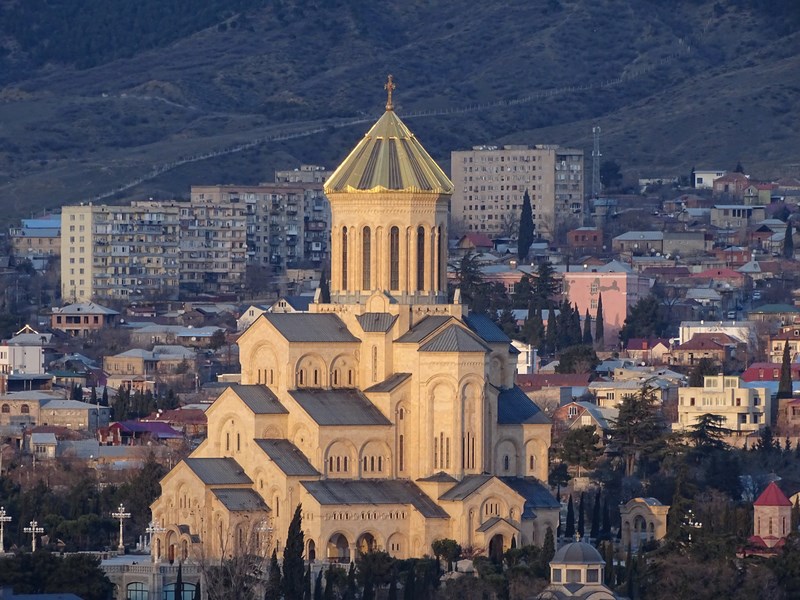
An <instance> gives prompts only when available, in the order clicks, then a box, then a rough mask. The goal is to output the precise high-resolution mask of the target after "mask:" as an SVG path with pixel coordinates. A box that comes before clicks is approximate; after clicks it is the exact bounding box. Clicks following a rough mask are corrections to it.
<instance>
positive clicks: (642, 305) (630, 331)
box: [619, 295, 669, 344]
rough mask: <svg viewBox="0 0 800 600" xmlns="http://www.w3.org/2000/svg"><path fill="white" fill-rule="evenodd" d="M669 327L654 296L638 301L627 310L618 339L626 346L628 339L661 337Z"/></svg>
mask: <svg viewBox="0 0 800 600" xmlns="http://www.w3.org/2000/svg"><path fill="white" fill-rule="evenodd" d="M668 326H669V322H668V321H667V319H666V317H665V315H664V311H663V310H662V307H661V304H660V302H659V301H658V299H657V298H656V297H655V296H652V295H651V296H647V297H646V298H641V299H639V301H638V302H636V304H634V305H633V306H631V307H630V308H628V316H627V317H625V323H623V325H622V329H620V332H619V339H620V340H622V342H623V343H625V344H627V343H628V340H629V339H630V338H637V337H642V338H651V337H661V336H662V335H663V333H664V331H665V330H666V329H667V327H668Z"/></svg>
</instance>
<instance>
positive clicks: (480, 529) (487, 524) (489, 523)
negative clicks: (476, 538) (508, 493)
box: [475, 517, 519, 533]
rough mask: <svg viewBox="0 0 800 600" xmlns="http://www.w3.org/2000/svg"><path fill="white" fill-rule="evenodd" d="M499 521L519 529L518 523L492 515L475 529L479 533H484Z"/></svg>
mask: <svg viewBox="0 0 800 600" xmlns="http://www.w3.org/2000/svg"><path fill="white" fill-rule="evenodd" d="M501 521H502V522H504V523H508V524H509V525H510V526H511V527H513V528H514V529H516V530H517V531H519V525H517V524H516V523H514V522H513V521H509V520H508V519H505V518H503V517H492V518H491V519H489V520H488V521H486V522H485V523H483V524H482V525H481V526H480V527H478V528H477V529H476V530H475V531H478V532H480V533H485V532H487V531H489V530H490V529H491V528H492V527H494V526H495V525H496V524H497V523H500V522H501Z"/></svg>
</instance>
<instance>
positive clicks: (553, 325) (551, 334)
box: [545, 308, 558, 354]
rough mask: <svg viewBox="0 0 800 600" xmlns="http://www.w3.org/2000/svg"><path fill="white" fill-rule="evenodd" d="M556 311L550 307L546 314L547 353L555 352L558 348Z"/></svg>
mask: <svg viewBox="0 0 800 600" xmlns="http://www.w3.org/2000/svg"><path fill="white" fill-rule="evenodd" d="M555 313H556V311H555V310H554V309H552V308H551V309H550V310H549V311H548V316H547V332H546V333H545V340H546V344H545V345H546V346H547V348H546V350H547V354H555V353H556V351H557V350H558V317H556V314H555Z"/></svg>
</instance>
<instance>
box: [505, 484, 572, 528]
mask: <svg viewBox="0 0 800 600" xmlns="http://www.w3.org/2000/svg"><path fill="white" fill-rule="evenodd" d="M499 479H500V481H502V482H503V483H505V484H506V485H507V486H508V487H510V488H511V489H512V490H514V491H515V492H517V493H518V494H519V495H520V496H522V497H523V498H525V505H524V507H523V509H522V518H523V519H526V518H533V517H534V516H535V514H534V509H537V508H539V509H550V508H555V509H560V508H561V505H560V504H559V503H558V500H556V499H555V498H554V497H553V494H551V493H550V490H548V489H547V487H545V485H544V484H543V483H541V482H540V481H539V480H538V479H536V478H535V477H500V478H499Z"/></svg>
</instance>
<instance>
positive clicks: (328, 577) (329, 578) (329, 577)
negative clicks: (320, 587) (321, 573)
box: [322, 567, 334, 600]
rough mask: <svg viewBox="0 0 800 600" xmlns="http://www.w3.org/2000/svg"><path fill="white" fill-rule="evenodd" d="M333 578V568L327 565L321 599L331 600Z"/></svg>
mask: <svg viewBox="0 0 800 600" xmlns="http://www.w3.org/2000/svg"><path fill="white" fill-rule="evenodd" d="M333 578H334V573H333V569H332V568H331V567H328V570H327V571H326V572H325V593H324V594H323V596H322V600H333Z"/></svg>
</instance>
